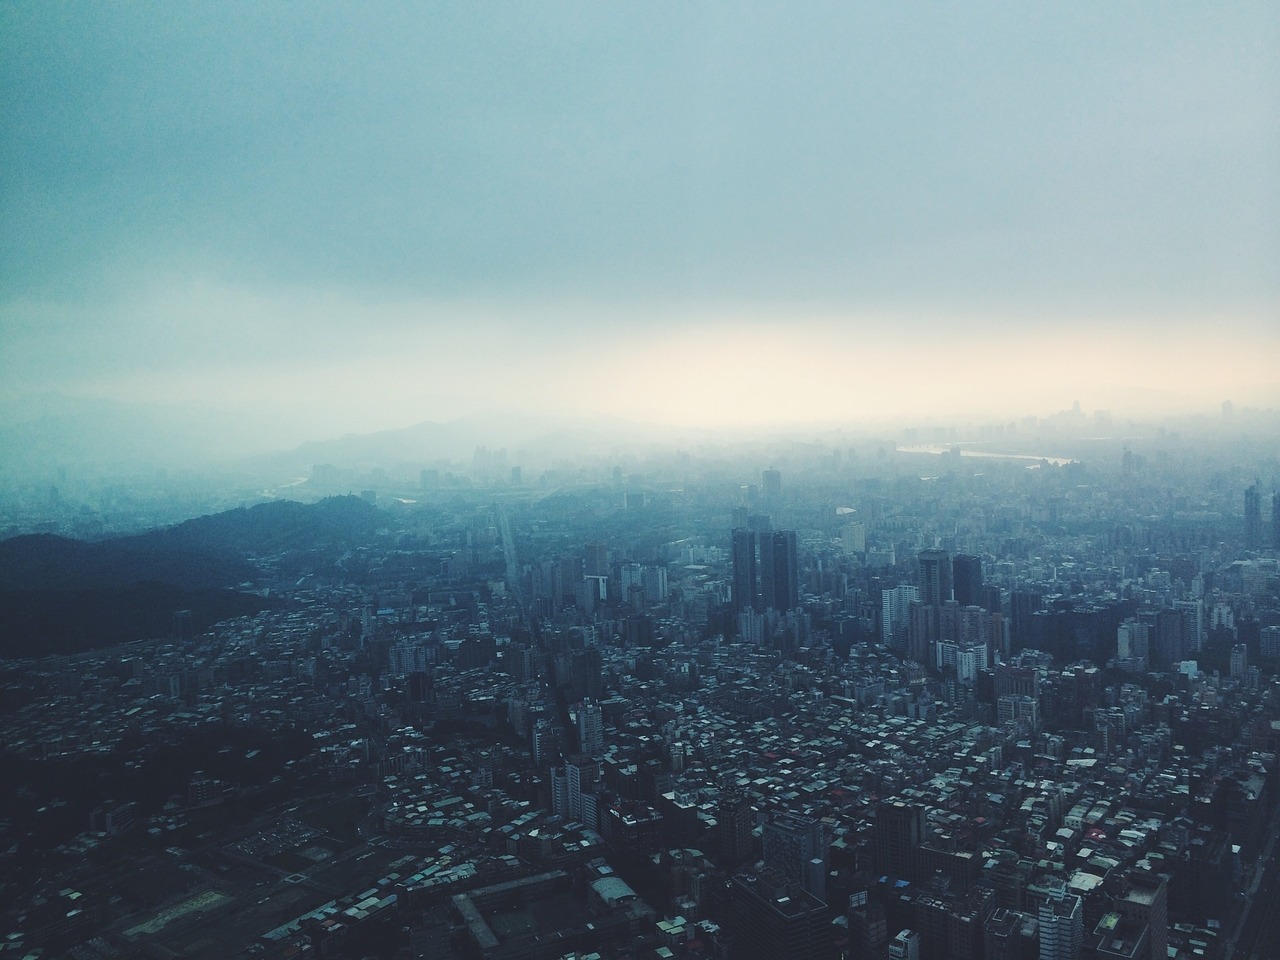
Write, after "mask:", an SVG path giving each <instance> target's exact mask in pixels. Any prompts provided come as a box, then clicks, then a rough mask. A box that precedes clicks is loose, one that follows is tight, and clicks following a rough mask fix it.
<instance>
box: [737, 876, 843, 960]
mask: <svg viewBox="0 0 1280 960" xmlns="http://www.w3.org/2000/svg"><path fill="white" fill-rule="evenodd" d="M728 906H729V910H728V928H729V932H730V934H731V935H732V936H733V956H734V958H735V960H829V958H830V956H831V951H832V928H831V920H830V917H829V916H828V913H827V905H826V904H825V903H823V902H822V901H821V900H819V899H818V898H817V897H815V896H813V894H811V893H808V892H806V891H805V890H804V889H802V888H801V887H800V885H799V884H798V883H790V882H788V881H786V880H784V879H783V878H782V877H779V876H778V875H777V874H775V873H773V872H772V871H769V870H762V871H760V873H758V874H755V875H750V874H744V873H740V874H738V875H737V876H735V877H734V878H733V881H732V883H731V884H730V885H729V904H728Z"/></svg>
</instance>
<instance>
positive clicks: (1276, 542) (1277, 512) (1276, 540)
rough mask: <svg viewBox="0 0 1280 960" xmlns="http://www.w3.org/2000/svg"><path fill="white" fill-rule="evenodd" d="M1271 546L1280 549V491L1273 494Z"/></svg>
mask: <svg viewBox="0 0 1280 960" xmlns="http://www.w3.org/2000/svg"><path fill="white" fill-rule="evenodd" d="M1271 546H1272V547H1274V548H1275V549H1276V550H1280V491H1277V492H1275V493H1273V494H1271Z"/></svg>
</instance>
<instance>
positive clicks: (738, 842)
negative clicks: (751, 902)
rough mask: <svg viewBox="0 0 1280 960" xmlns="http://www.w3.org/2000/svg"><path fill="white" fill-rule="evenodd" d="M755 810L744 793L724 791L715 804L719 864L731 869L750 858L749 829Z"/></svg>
mask: <svg viewBox="0 0 1280 960" xmlns="http://www.w3.org/2000/svg"><path fill="white" fill-rule="evenodd" d="M754 826H755V811H754V810H753V809H752V808H751V799H750V798H749V797H748V796H747V795H746V794H745V793H736V792H734V793H726V794H724V795H723V796H721V798H720V803H719V804H718V805H717V806H716V831H717V834H718V839H719V847H720V865H721V866H722V867H724V868H725V869H726V870H729V871H732V870H734V869H736V868H737V867H738V866H740V865H741V864H743V863H745V862H746V861H747V860H750V859H751V853H752V850H751V847H752V844H751V831H752V829H753V828H754Z"/></svg>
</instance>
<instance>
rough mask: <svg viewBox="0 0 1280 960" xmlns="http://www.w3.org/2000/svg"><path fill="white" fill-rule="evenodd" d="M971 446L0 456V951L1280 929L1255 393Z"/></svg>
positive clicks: (898, 951) (975, 439)
mask: <svg viewBox="0 0 1280 960" xmlns="http://www.w3.org/2000/svg"><path fill="white" fill-rule="evenodd" d="M1251 418H1252V419H1251ZM973 434H974V435H973V436H972V437H971V436H969V435H967V434H964V435H958V434H957V432H956V430H955V429H944V428H934V427H927V428H917V429H912V430H903V431H900V432H899V434H898V435H897V436H896V437H884V438H874V437H867V436H862V435H858V436H854V435H850V436H849V437H848V438H846V441H845V442H839V441H838V438H833V437H831V436H827V437H825V438H824V439H821V440H813V439H809V440H800V439H792V440H784V439H781V438H778V437H775V438H772V439H771V440H769V441H768V442H764V441H762V442H760V443H759V444H756V445H754V446H753V445H746V446H729V445H726V446H723V447H719V448H708V449H702V450H695V451H686V450H673V451H669V452H666V453H656V452H650V453H647V454H645V455H643V456H641V455H631V456H628V455H625V454H618V455H617V456H616V457H615V458H613V459H612V460H611V459H610V458H609V457H601V458H596V459H592V460H588V461H583V462H579V463H576V464H575V463H570V462H567V461H566V462H563V463H560V464H558V465H554V466H547V467H545V468H542V467H540V468H538V469H537V470H532V469H530V468H529V466H528V464H527V463H523V462H522V457H521V455H520V454H519V453H517V452H514V451H513V452H511V453H508V451H506V450H505V449H497V450H494V449H488V448H483V447H482V448H477V449H476V451H475V455H474V457H473V458H472V459H471V461H470V462H469V463H452V464H450V463H444V462H442V463H439V464H434V465H421V464H419V465H415V466H413V467H406V466H400V467H396V466H395V465H393V464H385V465H369V464H363V465H354V464H343V463H339V464H333V463H324V464H315V465H313V468H312V469H311V471H310V474H309V476H308V477H306V478H305V480H303V481H301V482H298V483H296V484H295V485H294V486H292V487H290V488H288V489H287V491H286V492H285V494H284V495H276V496H272V497H265V496H262V495H258V496H257V497H256V498H249V500H248V502H245V501H243V500H242V501H241V503H240V504H236V505H234V506H233V505H232V504H231V503H230V502H224V501H227V500H228V498H230V499H231V500H234V498H235V497H236V496H237V495H240V494H238V493H237V492H236V491H234V490H231V489H230V488H219V487H218V485H217V483H215V482H213V481H209V482H208V483H206V484H205V485H204V486H203V487H201V489H203V490H204V491H205V492H204V496H206V497H208V498H211V499H207V500H202V501H199V502H194V501H193V500H192V499H191V496H190V493H189V490H190V484H191V482H190V481H189V478H188V479H186V480H184V479H183V478H161V479H155V478H153V479H152V480H151V481H148V483H153V484H155V485H156V487H155V488H152V489H150V490H147V491H144V489H143V488H142V487H138V486H136V485H135V487H133V488H130V487H129V485H128V484H124V483H116V484H114V485H102V484H97V485H95V484H93V483H89V482H87V481H85V482H82V481H81V480H79V479H77V478H76V477H75V476H67V475H66V474H65V473H64V475H63V476H62V477H61V482H60V484H59V485H56V486H50V485H49V484H47V483H44V484H36V483H32V482H22V483H19V482H16V481H9V482H8V484H7V487H6V489H5V494H6V496H5V506H4V510H5V514H4V523H5V524H6V525H7V533H6V535H7V537H8V539H6V540H5V541H3V542H0V564H3V571H2V572H3V574H4V577H5V584H4V586H5V590H4V604H5V611H6V613H5V618H6V621H7V622H8V624H9V628H8V629H7V630H6V632H7V633H8V634H9V635H8V636H7V637H6V638H5V639H4V644H5V649H4V654H5V656H6V657H8V659H6V660H4V661H3V663H2V664H0V710H2V713H0V716H2V718H3V729H4V737H3V759H2V765H3V769H4V770H5V779H6V781H7V783H6V788H5V791H4V794H3V798H4V799H3V802H4V807H3V809H2V810H0V818H2V819H0V878H3V879H2V880H0V957H5V958H8V957H13V958H48V957H68V958H74V960H116V958H134V957H147V958H153V957H154V958H159V957H164V958H177V957H189V958H211V960H212V958H228V957H263V958H302V957H317V958H318V957H332V958H363V957H387V958H397V960H399V958H414V960H451V958H458V960H516V958H529V960H535V958H536V960H560V958H572V960H588V958H610V957H618V958H622V957H626V958H635V960H640V958H645V960H704V958H705V960H713V958H714V960H756V958H760V960H765V958H769V960H782V958H823V960H836V958H839V960H863V958H867V960H869V958H887V957H894V958H899V957H902V958H913V960H931V958H961V960H982V958H986V960H1010V958H1016V960H1032V958H1045V960H1049V958H1052V960H1076V958H1131V960H1136V958H1151V960H1156V958H1178V960H1184V958H1197V957H1202V958H1221V960H1231V958H1233V957H1237V958H1245V957H1269V956H1277V955H1280V954H1278V953H1277V949H1278V948H1277V947H1276V946H1275V945H1276V944H1277V943H1280V917H1278V914H1280V908H1278V903H1277V900H1278V898H1280V885H1278V877H1277V874H1278V873H1280V866H1278V865H1277V859H1276V849H1275V847H1276V838H1277V836H1278V835H1280V810H1278V808H1277V803H1276V801H1277V797H1278V796H1280V763H1278V760H1277V755H1278V754H1280V680H1278V670H1280V562H1278V557H1280V509H1277V508H1278V507H1280V496H1277V495H1276V494H1275V493H1274V492H1273V489H1272V487H1271V483H1272V482H1273V478H1274V477H1275V476H1276V473H1277V450H1278V449H1280V448H1278V447H1277V445H1276V443H1275V424H1274V422H1273V417H1272V416H1271V415H1268V414H1259V413H1257V412H1256V411H1253V412H1250V411H1242V412H1241V413H1235V412H1234V411H1232V410H1231V408H1230V406H1229V405H1224V408H1223V411H1222V414H1221V417H1219V418H1214V419H1212V420H1202V421H1200V422H1198V423H1193V424H1190V425H1189V426H1187V427H1186V428H1185V429H1183V430H1181V431H1180V430H1178V429H1176V428H1165V427H1160V428H1158V429H1157V428H1146V427H1138V426H1135V425H1133V424H1126V425H1124V427H1123V428H1121V427H1120V425H1118V424H1113V423H1112V422H1111V419H1110V417H1109V416H1108V415H1106V414H1104V413H1093V414H1088V413H1085V412H1083V411H1081V410H1080V409H1079V407H1078V406H1077V407H1075V408H1073V409H1071V410H1067V411H1064V412H1063V413H1060V414H1057V415H1055V416H1053V417H1048V418H1042V419H1040V420H1036V419H1034V418H1029V419H1028V420H1026V421H1023V422H1021V423H1017V424H1015V423H1009V424H1004V425H999V426H993V427H988V428H985V429H984V430H983V431H975V432H973ZM164 484H168V486H169V488H171V489H182V490H185V491H187V492H183V493H179V494H173V495H171V496H170V497H169V499H168V500H166V498H165V496H164V495H162V494H161V492H160V490H159V486H163V485H164ZM184 484H186V486H184ZM217 489H221V490H222V492H221V493H218V494H217V495H216V496H215V495H214V493H212V492H211V491H214V490H217ZM277 493H278V491H277ZM219 498H220V499H219ZM213 505H216V506H217V509H214V506H213ZM228 507H230V509H227V508H228ZM166 511H168V512H169V513H168V514H166ZM203 512H207V513H208V514H209V515H207V516H202V517H198V518H194V519H187V520H185V521H184V522H180V523H178V522H176V520H177V517H178V516H179V515H182V514H183V513H185V514H186V515H187V516H193V515H194V514H197V513H203ZM160 516H165V517H166V520H165V522H164V523H160V524H159V526H160V527H161V529H160V530H158V531H154V530H153V531H148V530H147V528H148V527H149V526H152V525H156V524H157V523H158V520H157V518H158V517H160ZM95 550H97V551H111V550H117V551H118V552H116V553H94V552H93V551H95ZM68 557H73V560H74V562H72V560H68ZM95 558H96V559H95ZM140 558H143V559H140ZM133 570H136V571H138V572H136V573H132V572H130V571H133ZM193 571H195V572H198V573H199V576H197V575H196V573H195V572H193ZM156 583H159V584H161V585H167V586H168V587H170V588H172V589H173V590H175V591H179V592H178V593H176V594H173V595H170V594H164V593H158V594H153V593H146V590H147V589H148V585H150V586H151V587H154V586H155V584H156ZM197 587H199V588H200V590H197V589H196V588H197ZM213 587H217V588H218V590H219V591H221V593H220V594H219V596H222V597H223V601H222V602H229V601H227V600H226V598H228V597H230V598H233V599H234V600H235V602H236V603H238V604H239V606H238V607H235V608H234V609H231V608H227V607H220V606H218V604H217V603H214V602H212V601H209V602H205V601H206V600H207V598H208V596H210V595H211V592H210V591H211V588H213ZM201 590H203V591H204V592H201ZM94 591H97V592H94ZM130 591H134V592H133V593H130ZM138 591H141V592H138ZM182 591H186V592H182ZM214 592H216V591H214ZM123 595H128V596H130V597H132V598H133V599H132V600H130V601H129V602H128V603H124V602H122V601H121V600H120V597H121V596H123ZM175 597H176V598H177V599H175ZM130 604H132V605H130ZM175 604H177V605H178V606H175ZM86 610H87V613H86ZM148 616H150V617H151V619H147V617H148ZM130 631H132V633H130ZM134 634H137V635H136V636H135V635H134Z"/></svg>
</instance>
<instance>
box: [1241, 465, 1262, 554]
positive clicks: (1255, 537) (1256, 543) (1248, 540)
mask: <svg viewBox="0 0 1280 960" xmlns="http://www.w3.org/2000/svg"><path fill="white" fill-rule="evenodd" d="M1244 546H1245V549H1246V550H1259V549H1261V548H1262V494H1260V493H1259V492H1258V484H1257V483H1256V482H1255V483H1254V485H1253V486H1251V487H1249V489H1247V490H1246V491H1245V492H1244Z"/></svg>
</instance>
